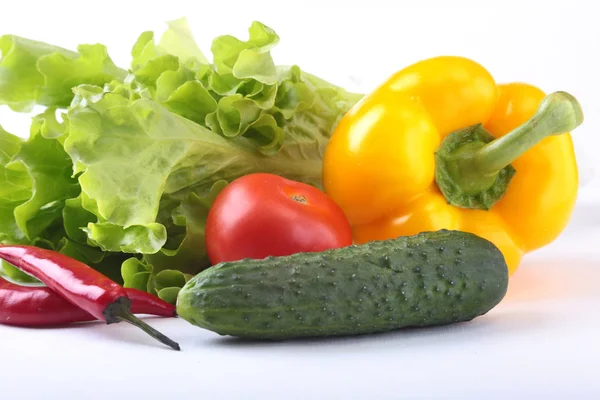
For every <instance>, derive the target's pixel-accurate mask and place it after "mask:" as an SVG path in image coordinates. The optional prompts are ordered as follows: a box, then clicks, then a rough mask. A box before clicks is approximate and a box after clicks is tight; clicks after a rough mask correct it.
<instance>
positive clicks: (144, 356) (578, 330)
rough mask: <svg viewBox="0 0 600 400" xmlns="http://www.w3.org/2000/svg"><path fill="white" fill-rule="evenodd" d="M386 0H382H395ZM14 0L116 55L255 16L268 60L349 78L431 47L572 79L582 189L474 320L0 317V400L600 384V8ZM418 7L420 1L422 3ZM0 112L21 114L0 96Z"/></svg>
mask: <svg viewBox="0 0 600 400" xmlns="http://www.w3.org/2000/svg"><path fill="white" fill-rule="evenodd" d="M390 3H392V2H390ZM393 4H394V6H391V5H389V4H388V2H383V1H372V0H371V1H364V0H363V1H360V2H358V1H356V2H351V1H328V2H326V1H324V0H323V1H297V2H286V1H279V2H276V1H272V2H266V1H258V0H255V1H245V2H241V1H240V2H235V1H222V2H217V1H193V2H191V1H190V2H183V1H174V0H167V1H161V2H150V1H145V2H137V1H136V2H127V1H113V0H110V1H109V0H104V1H99V2H75V1H72V2H66V1H52V2H43V3H42V2H40V3H37V2H26V1H21V2H10V6H6V5H4V6H3V7H2V12H1V13H0V34H4V33H11V34H16V35H20V36H25V37H29V38H32V39H38V40H42V41H47V42H49V43H52V44H57V45H61V46H63V47H68V48H75V46H76V45H77V44H79V43H95V42H100V43H103V44H105V45H107V46H108V49H109V52H110V55H111V56H112V58H113V59H114V60H115V62H116V63H118V64H120V65H122V66H125V67H127V66H128V62H129V51H130V49H131V46H132V45H133V43H134V42H135V40H136V39H137V36H138V35H139V33H140V32H142V31H144V30H157V31H158V32H160V30H162V29H164V25H163V21H165V20H169V19H175V18H179V17H182V16H187V17H188V20H189V22H190V25H191V26H192V29H193V31H194V33H195V35H196V38H197V41H198V42H199V43H200V45H201V47H202V49H203V50H206V53H207V54H208V53H209V50H210V42H211V40H212V38H213V37H214V36H217V35H221V34H235V35H237V36H238V37H240V38H245V37H246V31H247V28H248V26H249V25H250V23H251V22H252V20H259V21H261V22H263V23H265V24H267V25H269V26H270V27H272V28H273V29H274V30H275V31H276V32H277V33H278V34H279V35H280V37H281V43H280V45H279V46H278V47H277V48H276V49H275V50H274V51H273V55H274V57H275V61H276V63H280V64H286V63H297V64H298V65H300V66H301V67H302V68H303V69H306V70H308V71H310V72H312V73H315V74H316V75H319V76H321V77H323V78H325V79H328V80H331V81H333V82H335V83H338V84H341V85H343V86H346V87H347V88H349V89H351V90H360V91H368V90H369V89H371V88H373V87H374V86H375V85H377V84H378V83H380V82H381V81H383V80H384V79H385V78H386V77H387V76H388V75H389V74H391V73H393V72H395V71H396V70H398V69H400V68H403V67H404V66H406V65H408V64H410V63H413V62H415V61H418V60H419V59H422V58H426V57H431V56H436V55H440V54H455V55H462V56H467V57H471V58H473V59H475V60H477V61H478V62H480V63H482V64H483V65H484V66H485V67H487V68H488V69H489V70H490V71H491V73H492V74H493V75H494V77H495V78H496V80H497V81H498V82H507V81H525V82H529V83H533V84H535V85H538V86H540V87H541V88H542V89H543V90H545V91H547V92H550V91H554V90H566V91H569V92H571V93H573V94H574V95H575V96H576V97H577V98H578V99H579V100H580V101H581V103H582V105H583V108H584V113H585V118H586V120H585V122H584V124H583V125H582V126H581V127H580V128H578V129H577V130H576V131H575V132H574V133H573V137H574V140H575V144H576V151H577V156H578V159H579V161H580V168H581V180H582V189H581V191H580V197H579V202H578V205H577V208H576V211H575V215H574V217H573V221H572V223H571V225H570V226H569V228H568V230H567V231H566V232H565V233H564V235H563V236H562V237H561V238H560V239H559V240H557V242H555V243H554V244H552V245H551V246H549V247H547V248H545V249H543V250H541V251H539V252H537V253H535V254H532V255H530V256H528V257H527V258H526V259H525V261H524V263H523V265H522V267H521V269H520V270H519V272H518V273H517V274H516V275H515V276H514V277H513V280H512V281H511V287H510V291H509V294H508V295H507V297H506V299H505V300H504V301H503V302H502V304H501V305H500V306H499V307H497V308H496V309H494V310H493V311H492V312H490V313H489V314H488V315H486V316H484V317H482V318H479V319H478V320H476V321H474V322H473V323H470V324H464V325H459V326H453V327H448V328H442V329H432V330H418V331H410V332H400V333H394V334H386V335H380V336H374V337H366V338H353V339H341V340H335V341H309V342H292V343H286V344H277V345H264V344H263V345H251V344H248V343H239V342H235V341H234V342H231V341H226V340H223V339H220V338H219V337H217V336H216V335H214V334H212V333H210V332H207V331H201V330H199V329H197V328H195V327H192V326H190V325H188V324H187V323H185V322H184V321H180V320H169V321H166V320H152V324H153V325H154V326H156V327H157V328H159V329H162V330H164V331H165V333H166V334H169V335H171V336H173V338H174V339H175V340H178V341H179V342H180V343H181V344H182V347H183V349H184V351H183V352H181V353H175V352H171V351H169V350H164V349H163V348H161V347H160V346H155V345H154V343H152V342H151V341H149V340H146V338H145V337H144V336H143V333H141V332H139V333H138V332H136V331H135V330H134V329H133V328H129V327H127V326H121V325H122V324H121V325H119V326H111V327H106V326H101V325H95V326H92V327H77V328H68V329H59V330H52V331H48V330H20V329H10V328H4V327H0V385H1V387H2V391H3V394H2V395H1V396H0V397H1V398H3V399H4V398H6V399H30V398H31V399H38V398H51V399H54V398H56V399H80V398H89V399H92V398H93V399H101V398H102V399H109V398H119V399H120V398H124V399H125V398H138V397H139V398H152V399H154V398H165V397H167V396H169V397H170V398H178V397H179V398H205V399H216V398H262V399H265V398H277V399H291V398H294V399H295V398H302V399H308V398H319V399H320V398H323V399H334V398H336V399H337V398H375V397H377V398H392V399H399V398H410V399H412V398H461V399H467V398H468V399H480V398H484V397H483V396H485V398H490V399H496V398H499V399H500V398H512V399H530V398H531V399H533V398H540V399H567V398H568V399H598V398H600V361H599V360H600V344H599V343H600V340H599V338H600V332H599V331H600V288H599V284H600V250H599V249H598V239H599V238H600V235H599V233H600V206H599V205H597V204H600V174H599V173H598V171H600V157H597V156H596V152H597V151H598V150H597V148H598V147H600V139H599V137H600V135H599V133H600V93H599V92H600V78H599V76H600V55H599V54H600V22H599V21H598V16H599V15H600V13H599V12H598V11H597V8H598V7H599V6H596V2H594V1H592V0H579V1H574V0H572V1H564V0H562V1H535V2H534V1H508V0H504V1H487V2H486V1H457V0H454V1H431V0H429V1H419V2H417V1H397V2H394V3H393ZM417 4H418V5H417ZM0 124H2V125H3V126H4V127H5V128H6V129H8V130H9V131H12V132H13V133H16V134H21V135H27V130H28V125H29V121H28V120H26V119H22V118H21V119H19V118H16V117H14V116H12V115H10V112H8V111H7V110H6V109H5V108H2V109H0Z"/></svg>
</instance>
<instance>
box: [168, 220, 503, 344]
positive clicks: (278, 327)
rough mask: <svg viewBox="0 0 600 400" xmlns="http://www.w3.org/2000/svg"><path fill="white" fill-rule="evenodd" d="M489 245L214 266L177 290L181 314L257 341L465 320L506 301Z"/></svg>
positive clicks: (420, 244) (373, 249)
mask: <svg viewBox="0 0 600 400" xmlns="http://www.w3.org/2000/svg"><path fill="white" fill-rule="evenodd" d="M507 287H508V268H507V265H506V262H505V259H504V257H503V255H502V253H501V252H500V251H499V250H498V248H497V247H495V246H494V245H493V244H492V243H491V242H489V241H487V240H485V239H483V238H481V237H479V236H476V235H473V234H470V233H466V232H460V231H448V230H441V231H437V232H424V233H420V234H417V235H414V236H407V237H399V238H396V239H390V240H385V241H374V242H370V243H366V244H363V245H358V246H356V245H353V246H350V247H345V248H341V249H333V250H327V251H324V252H318V253H298V254H294V255H291V256H285V257H268V258H265V259H262V260H250V259H245V260H240V261H236V262H225V263H220V264H217V265H215V266H213V267H211V268H209V269H207V270H204V271H203V272H201V273H199V274H198V275H196V276H195V277H193V278H192V279H190V280H189V281H188V282H187V284H186V285H185V286H184V287H183V288H182V290H181V291H180V293H179V296H178V300H177V312H178V315H179V316H180V317H181V318H183V319H185V320H186V321H188V322H190V323H191V324H194V325H197V326H199V327H202V328H205V329H208V330H211V331H213V332H216V333H218V334H220V335H231V336H237V337H244V338H253V339H274V340H282V339H291V338H296V337H318V336H340V335H358V334H367V333H376V332H385V331H390V330H395V329H399V328H404V327H422V326H432V325H444V324H450V323H455V322H462V321H469V320H472V319H473V318H475V317H478V316H480V315H483V314H485V313H487V312H488V311H489V310H491V309H492V308H494V307H495V306H496V305H497V304H498V303H499V302H500V301H501V300H502V299H503V298H504V295H505V294H506V291H507Z"/></svg>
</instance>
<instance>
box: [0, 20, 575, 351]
mask: <svg viewBox="0 0 600 400" xmlns="http://www.w3.org/2000/svg"><path fill="white" fill-rule="evenodd" d="M248 33H249V37H248V39H247V40H246V41H243V40H240V39H238V38H236V37H233V36H230V35H224V36H219V37H217V38H215V39H214V40H213V42H212V46H211V53H212V60H209V59H208V58H207V57H206V56H205V55H204V54H203V52H202V51H201V50H200V49H199V48H198V46H197V45H196V43H195V41H194V39H193V37H192V34H191V30H190V29H189V26H188V25H187V21H186V20H185V19H180V20H176V21H171V22H169V27H168V29H167V30H166V32H165V33H164V35H163V36H162V37H161V38H160V39H159V40H156V39H155V37H154V34H153V33H152V32H143V33H142V34H141V35H140V36H139V37H138V40H137V41H136V42H135V44H133V46H132V50H131V62H130V65H128V66H118V65H116V64H115V63H114V62H113V61H112V59H111V58H110V56H109V54H108V51H107V49H106V47H105V46H103V45H101V44H93V45H89V44H82V45H80V46H79V47H78V48H77V51H72V50H67V49H63V48H61V47H57V46H54V45H51V44H47V43H43V42H39V41H35V40H30V39H26V38H21V37H17V36H13V35H5V36H2V37H0V51H1V52H2V58H1V59H0V104H3V105H6V106H8V107H10V108H11V109H12V110H14V111H16V112H30V111H32V110H34V108H40V107H41V108H42V111H41V112H40V113H38V114H37V115H35V116H34V117H33V118H32V121H31V128H30V132H29V137H28V138H27V139H22V138H20V137H19V136H16V135H13V134H11V133H9V132H7V131H6V130H4V129H3V128H1V127H0V259H2V268H1V269H0V272H2V274H3V275H4V276H6V277H7V279H9V280H10V281H9V280H5V279H3V278H0V323H1V324H6V325H14V326H20V327H45V326H55V325H63V324H71V323H76V322H86V321H94V320H100V321H104V322H106V323H107V324H112V323H116V322H120V321H127V322H130V323H132V324H133V325H135V326H137V327H139V328H141V329H143V330H144V331H145V332H147V333H148V334H149V335H151V336H152V337H154V338H155V339H157V340H159V341H161V342H162V343H164V344H166V345H168V346H170V347H172V348H173V349H176V350H179V345H178V344H177V343H176V342H174V341H173V340H171V339H170V338H168V337H166V336H165V335H163V334H162V333H160V332H158V331H156V330H155V329H153V328H152V327H150V326H149V325H148V324H146V323H145V322H143V321H142V320H140V319H139V318H138V317H136V316H135V315H134V314H153V315H158V316H164V317H174V316H177V315H178V316H180V317H182V319H184V320H186V321H188V322H189V323H191V324H194V325H197V326H199V327H202V328H206V329H209V330H211V331H214V332H217V333H219V334H222V335H233V336H240V337H248V338H260V339H288V338H295V337H303V336H338V335H349V334H366V333H374V332H384V331H389V330H393V329H399V328H404V327H411V326H432V325H440V324H449V323H454V322H460V321H468V320H471V319H473V318H476V317H478V316H480V315H483V314H485V313H487V312H488V311H490V310H491V309H492V308H494V307H495V306H496V305H497V304H499V303H500V301H501V300H502V299H503V297H504V295H505V293H506V290H507V286H508V282H509V275H510V274H511V273H513V272H514V271H515V270H516V269H517V267H518V265H519V263H520V260H521V257H522V256H523V255H524V254H526V253H527V252H529V251H532V250H535V249H538V248H540V247H542V246H545V245H547V244H549V243H550V242H552V241H553V240H554V239H555V238H556V237H558V235H559V234H560V233H561V231H562V230H563V229H564V228H565V226H566V224H567V222H568V220H569V218H570V215H571V212H572V209H573V207H574V203H575V200H576V196H577V164H576V159H575V155H574V150H573V144H572V140H571V136H570V133H569V132H570V131H571V130H573V129H575V128H576V127H578V126H579V125H580V124H581V123H582V122H583V113H582V109H581V106H580V104H579V103H578V101H577V100H576V99H575V98H574V97H573V96H572V95H570V94H568V93H566V92H562V91H559V92H554V93H551V94H549V95H546V94H545V93H543V92H542V91H541V90H540V89H538V88H536V87H534V86H532V85H529V84H523V83H510V84H498V83H497V82H495V80H494V79H493V77H492V76H491V74H490V73H489V72H488V71H487V70H486V69H485V68H484V67H482V66H481V65H479V64H477V63H476V62H474V61H472V60H469V59H466V58H463V57H453V56H444V57H436V58H432V59H428V60H423V61H420V62H418V63H416V64H413V65H411V66H409V67H407V68H404V69H402V70H400V71H399V72H397V73H396V74H394V75H393V76H391V77H390V78H389V79H388V80H386V81H385V82H384V83H383V84H382V85H380V86H379V87H377V88H376V89H375V90H374V91H372V92H371V93H370V94H367V95H363V94H357V93H351V92H348V91H346V90H345V89H343V88H341V87H339V86H336V85H335V84H333V83H330V82H326V81H324V80H322V79H320V78H318V77H316V76H315V75H312V74H310V73H308V72H306V71H303V70H301V69H300V67H298V66H297V65H291V66H286V65H279V64H276V63H275V61H274V60H273V58H272V57H271V50H272V49H273V47H274V46H276V45H278V43H279V37H278V35H277V34H276V33H275V32H274V31H273V30H272V29H270V28H269V27H267V26H266V25H264V24H262V23H260V22H254V23H252V25H251V26H250V28H249V30H248ZM21 136H23V135H21ZM23 284H29V285H27V286H25V285H23ZM175 305H176V306H175Z"/></svg>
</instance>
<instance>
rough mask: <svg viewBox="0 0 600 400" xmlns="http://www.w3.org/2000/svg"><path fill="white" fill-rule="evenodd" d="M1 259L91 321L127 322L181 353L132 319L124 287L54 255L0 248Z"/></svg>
mask: <svg viewBox="0 0 600 400" xmlns="http://www.w3.org/2000/svg"><path fill="white" fill-rule="evenodd" d="M0 258H2V259H4V260H5V261H8V262H9V263H11V264H12V265H14V266H15V267H17V268H19V269H21V270H22V271H24V272H26V273H28V274H29V275H31V276H33V277H35V278H37V279H38V280H40V281H41V282H43V283H44V284H46V286H48V288H50V289H51V290H53V291H54V292H56V293H58V294H59V295H60V296H61V297H63V298H65V299H66V300H68V301H69V302H71V303H72V304H74V305H76V306H78V307H79V308H81V309H83V310H85V311H87V312H88V313H89V314H91V315H92V316H93V317H95V318H97V319H99V320H101V321H105V322H106V323H107V324H113V323H117V322H121V321H126V322H129V323H130V324H132V325H134V326H136V327H138V328H140V329H142V330H143V331H144V332H146V333H147V334H149V335H150V336H152V337H153V338H155V339H156V340H159V341H160V342H162V343H164V344H166V345H167V346H170V347H171V348H173V349H175V350H179V349H180V348H179V344H177V343H176V342H174V341H173V340H171V339H169V338H168V337H167V336H165V335H163V334H162V333H160V332H159V331H157V330H156V329H154V328H152V327H151V326H150V325H148V324H146V323H145V322H144V321H142V320H140V319H139V318H137V317H136V316H135V315H133V313H132V312H131V299H130V298H129V297H127V292H126V291H125V289H124V288H123V287H121V286H120V285H119V284H118V283H116V282H114V281H113V280H111V279H109V278H108V277H106V276H104V275H103V274H101V273H100V272H98V271H96V270H95V269H93V268H91V267H89V266H88V265H86V264H84V263H82V262H80V261H78V260H76V259H74V258H71V257H69V256H66V255H64V254H61V253H58V252H56V251H52V250H46V249H42V248H39V247H35V246H25V245H14V246H0Z"/></svg>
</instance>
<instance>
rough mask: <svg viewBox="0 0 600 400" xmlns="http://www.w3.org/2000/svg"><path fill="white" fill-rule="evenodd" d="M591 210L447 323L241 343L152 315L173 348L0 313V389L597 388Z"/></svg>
mask: <svg viewBox="0 0 600 400" xmlns="http://www.w3.org/2000/svg"><path fill="white" fill-rule="evenodd" d="M590 216H593V217H592V218H590ZM594 218H595V220H593V219H594ZM599 220H600V209H595V210H594V209H591V208H587V207H581V208H580V209H579V210H578V211H577V213H576V214H575V216H574V220H573V221H574V223H573V224H572V225H571V227H569V229H568V230H567V231H566V232H565V234H564V235H563V237H562V238H561V239H560V240H559V241H557V242H556V243H555V244H554V245H553V246H552V247H551V249H550V248H548V250H547V251H546V250H545V251H542V252H539V253H537V254H532V255H531V256H530V257H528V258H527V259H526V261H525V262H524V264H523V265H522V267H521V269H520V270H519V271H518V272H517V274H515V275H514V277H513V278H512V280H511V283H510V288H509V292H508V294H507V296H506V297H505V298H504V300H503V301H502V302H501V304H500V305H499V306H497V307H496V308H494V309H493V310H492V311H491V312H489V313H488V314H486V315H485V316H482V317H479V318H477V319H475V320H473V321H471V322H468V323H462V324H457V325H452V326H447V327H440V328H430V329H418V330H409V331H397V332H392V333H386V334H381V335H373V336H362V337H354V338H338V339H322V340H301V341H292V342H283V343H257V342H254V343H252V342H244V341H241V340H238V339H233V338H224V337H221V336H218V335H216V334H214V333H212V332H209V331H205V330H201V329H199V328H196V327H194V326H192V325H189V324H188V323H186V322H185V321H183V320H172V319H155V318H152V319H150V320H149V321H150V323H151V324H152V325H153V326H154V327H156V328H157V329H159V330H161V331H163V332H164V333H165V334H167V335H169V336H171V337H172V338H173V339H174V340H176V341H178V342H179V343H180V344H181V346H182V351H181V352H175V351H172V350H169V349H167V348H164V347H163V346H162V345H160V344H159V343H155V342H154V341H153V340H152V339H150V338H147V337H146V336H145V334H144V333H143V332H141V331H137V330H136V329H135V328H133V327H130V326H128V325H124V324H119V325H112V326H106V325H101V324H92V325H85V326H77V327H71V328H64V329H56V330H28V329H18V328H9V327H2V326H0V338H1V340H0V355H1V359H0V383H1V384H2V391H3V395H2V398H3V399H19V400H20V399H23V400H27V399H66V400H70V399H84V398H85V399H115V400H116V399H134V398H136V399H137V398H147V399H167V398H168V399H187V398H200V399H211V400H212V399H290V400H291V399H303V400H305V399H371V398H377V399H442V398H443V399H477V400H479V399H484V398H485V399H490V400H492V399H545V400H550V399H578V400H580V399H590V400H592V399H599V398H600V380H599V379H598V377H599V375H598V374H599V371H600V344H599V343H600V341H599V337H600V311H599V310H600V288H599V286H598V283H599V282H600V249H598V245H597V244H598V237H600V221H599Z"/></svg>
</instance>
